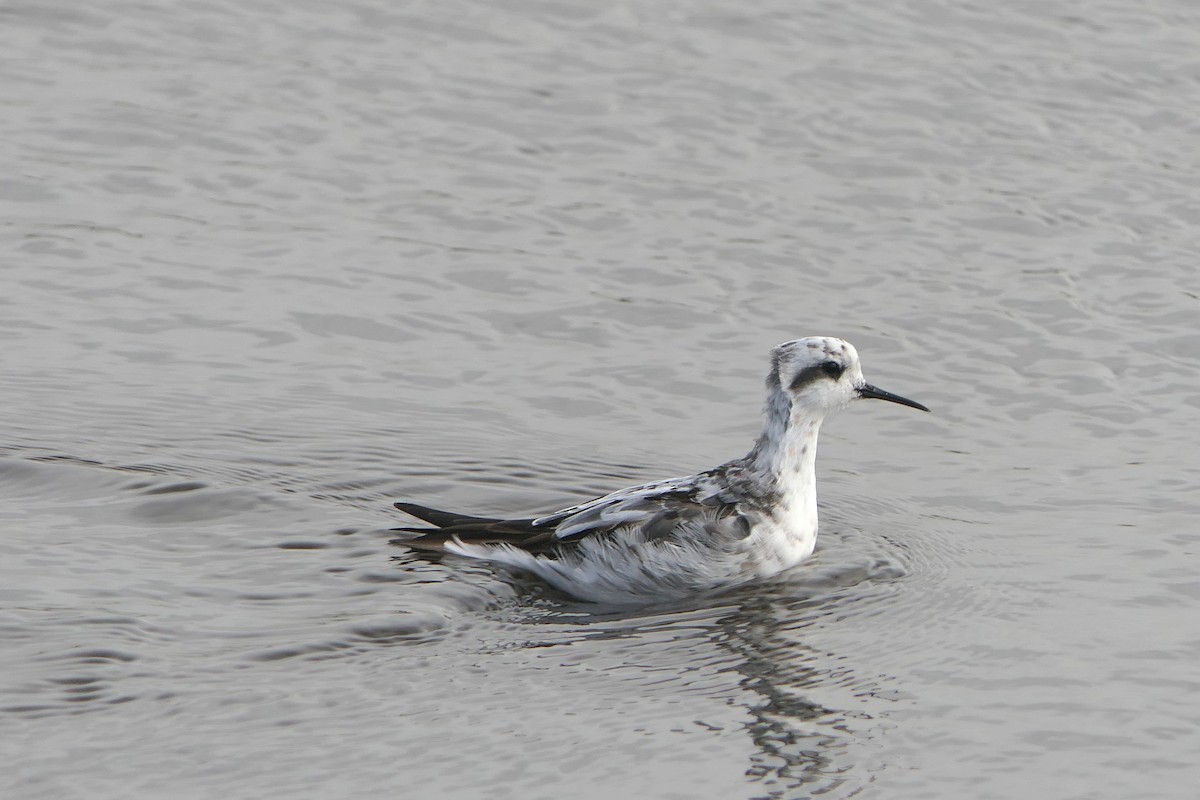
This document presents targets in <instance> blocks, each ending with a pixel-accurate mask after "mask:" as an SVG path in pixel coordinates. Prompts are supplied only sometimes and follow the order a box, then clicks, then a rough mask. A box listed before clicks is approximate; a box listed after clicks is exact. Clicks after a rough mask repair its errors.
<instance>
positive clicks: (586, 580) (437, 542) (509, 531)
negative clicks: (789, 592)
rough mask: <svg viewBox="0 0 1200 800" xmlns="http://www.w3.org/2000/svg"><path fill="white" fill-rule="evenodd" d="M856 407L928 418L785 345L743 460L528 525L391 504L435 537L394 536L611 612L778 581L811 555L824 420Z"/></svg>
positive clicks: (844, 346) (843, 353)
mask: <svg viewBox="0 0 1200 800" xmlns="http://www.w3.org/2000/svg"><path fill="white" fill-rule="evenodd" d="M859 397H874V398H879V399H884V400H891V401H893V402H898V403H901V404H904V405H909V406H912V407H915V408H920V409H923V410H926V411H928V409H926V408H925V407H924V406H922V405H920V404H918V403H914V402H913V401H911V400H906V399H904V398H902V397H898V396H896V395H892V394H889V393H887V392H883V391H882V390H879V389H876V388H875V387H873V386H870V385H869V384H867V383H866V381H865V380H863V377H862V372H861V369H860V367H859V363H858V354H857V353H856V352H855V350H854V348H853V347H852V346H851V345H850V344H849V343H847V342H844V341H842V340H841V339H834V338H829V337H810V338H807V339H798V340H796V341H792V342H785V343H784V344H781V345H779V346H778V347H776V348H775V349H774V350H773V351H772V359H771V369H770V372H769V373H768V376H767V399H766V405H765V408H764V414H763V429H762V433H761V434H760V435H759V437H758V440H757V441H756V442H755V444H754V447H753V448H751V450H750V452H749V453H747V454H746V455H745V456H742V457H741V458H737V459H734V460H732V461H729V462H727V463H725V464H722V465H721V466H719V467H716V468H714V469H711V470H708V471H706V472H701V473H698V474H696V475H689V476H686V477H682V478H674V479H671V480H666V481H659V482H656V483H649V484H644V485H641V486H633V487H630V488H627V489H621V490H620V491H616V492H613V493H612V494H608V495H605V496H603V497H598V498H596V499H594V500H589V501H588V502H586V503H581V504H579V505H576V506H572V507H570V508H565V509H563V510H561V511H556V512H554V513H553V514H548V515H546V516H543V517H536V518H530V519H515V520H505V519H494V518H490V517H475V516H469V515H465V514H456V513H453V512H447V511H438V510H436V509H432V508H426V507H424V506H419V505H416V504H415V503H396V507H397V508H399V509H400V510H402V511H405V512H407V513H409V514H412V515H413V516H415V517H418V518H419V519H422V520H424V521H425V522H428V523H430V524H431V525H434V526H436V527H435V528H416V527H408V528H396V529H395V530H397V531H401V532H404V533H409V534H416V536H415V537H414V538H406V539H397V540H395V541H396V542H397V543H398V544H403V545H405V546H407V547H410V548H412V549H416V550H438V551H446V552H451V553H456V554H459V555H464V556H469V557H473V558H481V559H485V560H489V561H495V562H498V563H502V564H507V565H509V566H512V567H516V568H519V569H522V570H526V571H529V572H532V573H534V574H536V575H538V576H539V577H541V578H543V579H544V580H546V581H547V582H549V583H551V584H552V585H554V586H556V587H558V588H559V589H562V590H563V591H566V592H568V593H570V594H573V595H576V596H578V597H581V598H583V599H588V600H597V601H604V602H613V603H629V602H645V601H646V600H647V599H651V598H670V597H679V596H683V595H687V594H692V593H695V592H698V591H706V590H711V589H716V588H723V587H726V586H730V585H737V584H740V583H744V582H746V581H748V580H751V579H753V578H756V577H764V576H767V575H772V574H775V573H777V572H779V571H781V570H784V569H787V568H789V567H791V566H794V565H795V564H797V563H799V562H800V561H802V560H803V559H804V558H806V557H807V556H808V555H809V554H811V553H812V550H813V546H814V545H815V543H816V533H817V506H816V476H815V460H816V446H817V434H818V432H819V430H820V425H821V421H822V420H823V419H824V418H825V416H826V415H827V414H829V413H831V412H833V411H836V410H838V409H840V408H842V407H844V406H845V405H848V404H849V403H850V401H851V400H853V399H855V398H859Z"/></svg>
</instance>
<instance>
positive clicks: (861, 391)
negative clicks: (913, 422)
mask: <svg viewBox="0 0 1200 800" xmlns="http://www.w3.org/2000/svg"><path fill="white" fill-rule="evenodd" d="M858 396H859V397H865V398H867V399H868V400H888V401H890V402H893V403H899V404H900V405H902V406H908V407H909V408H919V409H921V410H922V411H928V410H929V409H928V408H926V407H925V406H923V405H921V404H920V403H918V402H917V401H916V400H909V399H908V398H907V397H901V396H900V395H898V394H892V393H891V392H885V391H884V390H883V389H877V388H876V387H874V386H872V385H871V384H869V383H867V384H863V385H862V386H860V387H859V388H858Z"/></svg>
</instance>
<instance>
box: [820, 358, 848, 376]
mask: <svg viewBox="0 0 1200 800" xmlns="http://www.w3.org/2000/svg"><path fill="white" fill-rule="evenodd" d="M843 370H845V367H843V366H842V365H841V364H839V363H837V362H836V361H826V362H825V363H824V364H822V365H821V371H822V372H824V373H825V374H826V375H828V376H829V377H831V378H833V379H834V380H837V379H838V378H840V377H842V371H843Z"/></svg>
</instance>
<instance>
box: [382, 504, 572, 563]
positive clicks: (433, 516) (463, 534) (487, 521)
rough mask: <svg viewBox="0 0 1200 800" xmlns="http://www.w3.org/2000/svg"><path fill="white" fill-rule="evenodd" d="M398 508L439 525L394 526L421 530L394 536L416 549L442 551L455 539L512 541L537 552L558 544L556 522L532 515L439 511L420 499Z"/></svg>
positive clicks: (507, 542)
mask: <svg viewBox="0 0 1200 800" xmlns="http://www.w3.org/2000/svg"><path fill="white" fill-rule="evenodd" d="M395 506H396V508H398V509H400V510H401V511H403V512H405V513H407V514H412V515H413V516H414V517H417V518H418V519H422V520H425V521H426V522H428V523H430V524H433V525H436V526H437V528H407V527H406V528H392V530H393V531H396V532H398V533H411V534H417V535H416V536H415V537H413V538H406V539H392V544H399V545H404V546H405V547H409V548H412V549H413V550H426V551H433V552H438V551H442V550H445V549H446V543H447V542H449V541H450V540H451V539H458V540H459V541H462V542H469V543H472V544H510V545H512V546H513V547H519V548H521V549H523V550H529V551H531V552H534V553H540V552H546V551H548V550H550V549H551V548H552V547H553V545H554V544H555V538H554V525H553V524H549V525H548V524H542V525H536V524H534V521H533V520H532V519H495V518H492V517H472V516H470V515H467V514H456V513H454V512H451V511H439V510H437V509H436V508H427V507H426V506H421V505H417V504H416V503H396V504H395Z"/></svg>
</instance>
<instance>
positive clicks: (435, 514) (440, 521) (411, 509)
mask: <svg viewBox="0 0 1200 800" xmlns="http://www.w3.org/2000/svg"><path fill="white" fill-rule="evenodd" d="M392 505H394V506H395V507H396V508H398V509H400V510H401V511H403V512H404V513H405V514H412V515H413V516H414V517H416V518H417V519H423V520H425V521H426V522H428V523H429V524H430V525H436V526H437V527H439V528H445V527H448V526H450V525H462V524H464V523H469V522H500V521H501V520H499V519H497V518H495V517H472V516H468V515H467V514H457V513H455V512H453V511H439V510H437V509H436V508H430V507H429V506H421V505H417V504H416V503H392ZM396 530H401V528H396Z"/></svg>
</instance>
